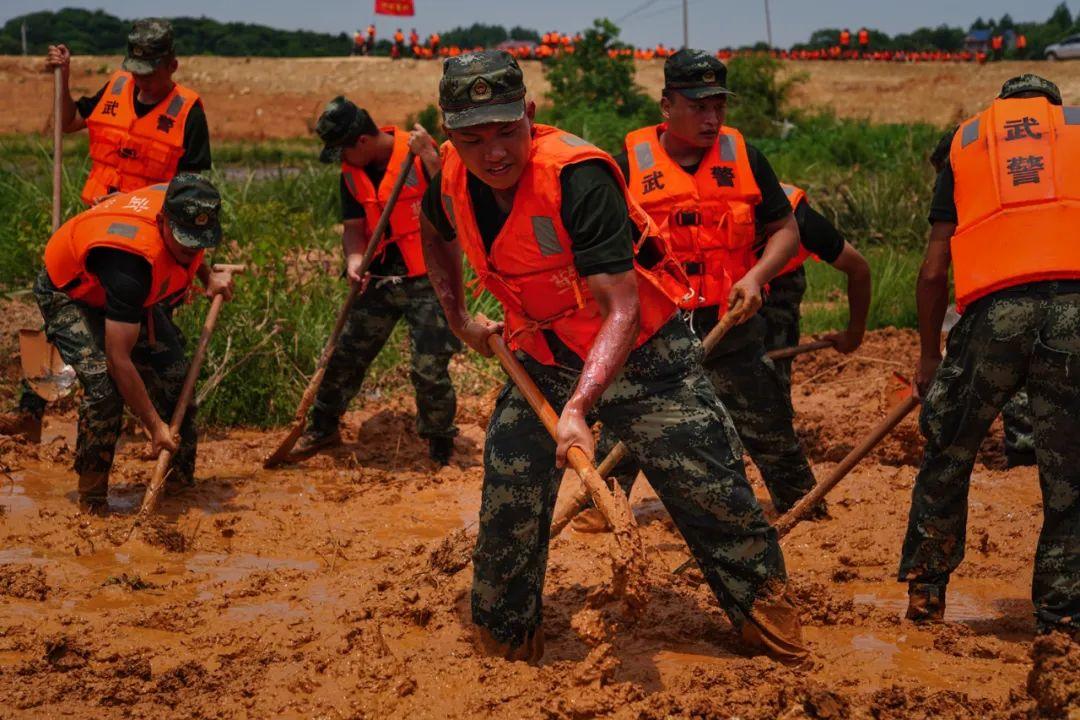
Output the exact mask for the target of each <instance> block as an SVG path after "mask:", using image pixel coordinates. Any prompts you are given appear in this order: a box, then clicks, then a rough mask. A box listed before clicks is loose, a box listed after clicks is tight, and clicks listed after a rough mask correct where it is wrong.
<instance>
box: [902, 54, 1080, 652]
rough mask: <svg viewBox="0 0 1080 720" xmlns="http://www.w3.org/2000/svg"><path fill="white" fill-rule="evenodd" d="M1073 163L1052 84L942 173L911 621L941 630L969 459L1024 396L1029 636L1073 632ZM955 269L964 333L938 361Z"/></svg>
mask: <svg viewBox="0 0 1080 720" xmlns="http://www.w3.org/2000/svg"><path fill="white" fill-rule="evenodd" d="M1076 157H1080V110H1077V108H1075V107H1066V106H1063V105H1062V100H1061V93H1060V91H1059V90H1058V88H1057V86H1056V85H1054V84H1053V83H1052V82H1050V81H1049V80H1046V79H1045V78H1041V77H1039V76H1037V75H1021V76H1019V77H1014V78H1011V79H1009V80H1007V81H1006V82H1005V83H1004V85H1002V88H1001V92H1000V94H999V95H998V97H997V99H996V100H994V101H993V102H992V103H991V105H990V106H989V107H988V108H987V109H986V110H984V111H982V112H981V113H979V114H978V115H975V116H974V117H971V118H969V119H968V120H966V121H964V122H963V123H961V124H960V126H959V128H958V130H957V131H956V133H955V134H954V135H953V137H952V140H951V143H950V147H949V158H948V162H947V164H945V165H944V166H943V168H942V171H941V172H940V173H939V174H938V178H937V182H936V184H935V187H934V197H933V200H932V201H931V206H930V218H929V219H930V222H931V229H930V239H929V242H928V244H927V248H926V256H925V258H924V260H923V264H922V267H921V270H920V272H919V279H918V285H917V293H918V307H919V334H920V337H921V352H920V357H919V363H918V366H917V367H916V372H915V380H916V386H917V390H918V394H919V396H920V397H921V398H922V401H923V402H922V417H921V418H920V423H919V424H920V427H921V429H922V432H923V435H924V436H925V437H926V446H925V451H924V455H923V460H922V464H921V466H920V468H919V473H918V475H917V476H916V478H915V486H914V488H913V490H912V499H911V510H910V515H909V518H908V527H907V535H906V537H905V539H904V544H903V550H902V553H901V559H900V567H899V573H898V574H899V577H898V579H899V580H900V581H902V582H907V583H908V609H907V617H908V619H910V620H915V621H917V622H923V621H931V622H935V621H940V620H941V619H943V618H944V616H945V607H946V588H947V586H948V583H949V579H950V577H951V576H952V574H953V572H955V570H956V569H957V567H958V566H959V565H960V562H961V561H962V560H963V557H964V549H965V546H966V541H965V532H966V527H965V526H966V523H967V515H968V489H969V486H970V479H971V471H972V468H973V466H974V464H975V457H976V453H977V452H978V450H979V446H980V445H981V444H982V440H983V438H984V437H985V435H986V433H987V432H988V431H989V429H990V425H991V423H992V422H993V421H994V420H995V419H996V418H997V416H998V414H999V413H1000V412H1001V410H1002V408H1003V406H1004V405H1005V403H1006V402H1007V401H1009V400H1010V399H1011V398H1012V397H1013V396H1014V395H1015V394H1016V392H1017V391H1018V390H1020V389H1022V388H1024V387H1026V388H1027V393H1028V396H1029V397H1030V401H1031V407H1032V409H1033V410H1034V412H1033V418H1032V419H1033V421H1034V442H1035V457H1036V460H1037V463H1038V468H1039V472H1038V479H1039V485H1040V487H1041V489H1042V493H1043V502H1042V511H1043V526H1042V530H1041V532H1040V534H1039V542H1038V547H1037V548H1036V551H1035V569H1034V575H1033V578H1032V581H1031V593H1032V601H1033V603H1034V606H1035V620H1036V629H1037V631H1038V632H1040V633H1042V632H1051V631H1054V630H1060V631H1062V632H1064V633H1066V634H1067V635H1069V636H1072V637H1075V636H1076V635H1077V633H1078V632H1080V583H1078V582H1077V580H1078V578H1080V547H1078V545H1077V543H1078V537H1077V528H1080V474H1078V473H1077V467H1078V466H1080V382H1077V378H1076V370H1077V358H1078V357H1080V322H1078V321H1077V319H1078V318H1080V248H1078V247H1077V244H1076V228H1077V227H1078V226H1080V172H1078V171H1077V168H1076V167H1075V164H1074V163H1072V159H1073V158H1076ZM1018 239H1022V241H1019V242H1018ZM950 267H951V270H952V277H953V283H952V284H953V286H954V288H955V297H956V306H957V310H958V311H959V313H960V319H959V321H958V322H957V324H956V325H955V326H954V327H953V328H952V330H951V331H950V332H949V336H948V340H947V342H946V347H947V351H946V353H945V355H944V358H943V357H942V352H941V344H940V343H941V326H942V322H943V321H944V318H945V312H946V307H947V305H948V302H949V295H950V293H949V285H950V283H949V275H950ZM998 512H999V514H1004V513H1005V512H1008V509H1007V508H1002V509H1000V510H999V511H998Z"/></svg>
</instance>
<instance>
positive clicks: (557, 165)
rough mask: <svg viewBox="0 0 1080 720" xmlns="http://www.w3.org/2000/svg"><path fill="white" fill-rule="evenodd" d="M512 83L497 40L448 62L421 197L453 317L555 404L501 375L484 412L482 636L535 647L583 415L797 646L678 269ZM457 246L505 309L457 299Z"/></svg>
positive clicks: (782, 644)
mask: <svg viewBox="0 0 1080 720" xmlns="http://www.w3.org/2000/svg"><path fill="white" fill-rule="evenodd" d="M525 94H526V89H525V85H524V81H523V77H522V73H521V69H520V67H519V66H518V65H517V63H516V62H515V61H514V59H513V58H512V57H511V56H510V55H509V54H507V53H505V52H500V51H487V52H482V53H477V54H475V55H471V56H468V57H466V58H462V59H461V60H460V61H449V62H447V63H446V64H445V65H444V71H443V78H442V81H441V82H440V85H439V105H440V107H441V108H442V111H443V125H444V127H445V128H446V130H447V134H448V136H449V143H448V144H446V145H444V147H443V169H442V172H441V173H440V177H439V179H438V181H435V180H433V181H432V184H431V187H430V188H429V190H428V192H427V194H426V195H425V197H424V201H423V205H422V211H423V218H424V219H423V222H422V237H423V244H424V254H425V258H426V259H427V263H428V268H429V272H431V273H432V276H433V277H434V278H436V281H435V283H434V285H435V289H436V292H437V293H438V295H439V299H440V301H441V302H442V305H443V309H444V310H445V312H446V317H447V319H448V321H449V323H450V327H451V328H452V329H453V331H454V332H455V333H456V334H457V335H458V336H459V337H460V338H461V339H462V340H463V341H464V342H465V343H467V344H468V345H469V346H470V347H471V348H472V349H474V350H476V351H477V352H479V353H481V354H483V355H488V356H489V355H491V353H492V351H491V349H490V346H489V338H490V336H491V335H492V334H494V333H501V334H502V335H503V337H504V338H505V341H506V342H507V343H508V344H509V346H510V347H511V349H512V350H513V351H514V352H515V353H516V355H517V358H518V360H519V361H520V362H521V363H522V365H523V366H524V368H525V370H526V372H528V373H529V375H530V376H531V378H532V379H533V380H534V381H535V382H536V383H537V385H538V386H539V387H540V389H541V391H542V392H543V393H544V395H545V396H546V398H547V400H548V401H549V402H550V403H551V405H552V407H553V408H554V410H555V411H556V412H557V413H559V419H558V423H557V427H556V431H555V433H554V435H555V438H554V439H552V437H551V436H550V435H549V434H548V432H547V431H546V430H545V429H544V426H543V425H542V424H541V422H540V420H539V418H538V417H537V416H536V414H535V413H533V411H532V410H531V409H530V407H529V405H528V404H527V402H526V399H525V397H524V396H523V395H522V393H521V391H520V390H518V389H516V387H515V386H514V384H513V383H512V382H511V383H509V384H507V386H506V387H505V389H504V390H503V392H502V393H501V394H500V395H499V398H498V399H497V400H496V404H495V409H494V411H493V413H492V416H491V420H490V422H489V423H488V427H487V437H486V441H485V449H484V487H483V491H482V493H481V494H482V500H481V508H480V526H479V530H478V534H477V540H476V548H475V550H474V551H473V555H472V558H473V586H472V602H471V607H472V617H473V621H474V622H475V623H476V625H477V626H478V629H479V632H478V637H479V639H480V641H481V644H482V646H483V649H484V650H485V651H487V652H489V653H491V654H497V655H499V656H501V657H503V658H506V659H510V660H529V661H537V660H539V659H540V657H541V655H542V653H543V638H544V633H543V625H542V620H543V616H542V602H541V601H542V595H543V593H542V592H541V591H542V585H543V579H544V570H545V564H546V561H547V543H548V535H549V533H548V530H549V528H550V524H551V519H552V512H553V510H554V506H555V497H556V495H557V490H558V487H559V482H560V480H561V477H562V471H561V470H560V469H559V468H560V467H562V466H563V465H564V463H565V460H566V455H567V453H568V451H569V450H570V449H571V448H575V447H576V448H578V449H579V450H581V451H582V452H584V454H585V455H586V456H590V457H592V456H593V455H594V447H593V446H594V443H593V436H592V431H591V429H590V427H589V422H590V420H591V419H592V418H594V417H595V418H598V419H600V420H601V421H602V422H603V423H604V427H605V429H607V430H608V431H610V432H613V433H614V434H615V435H616V436H618V437H619V438H621V439H622V440H623V441H624V442H625V443H626V444H627V446H628V447H629V448H630V450H631V452H632V453H634V454H635V456H636V458H637V460H638V461H639V462H640V464H641V466H642V468H643V469H644V470H645V472H646V473H647V474H648V476H649V481H650V483H651V484H652V486H653V488H654V489H655V490H656V492H657V494H658V495H659V496H660V498H661V500H662V501H663V502H664V504H665V506H666V507H667V508H668V510H669V512H670V513H671V515H672V517H673V519H674V521H675V524H676V525H677V526H678V527H681V528H692V529H693V531H692V532H690V531H687V532H686V540H687V542H688V544H689V545H690V547H691V549H692V551H693V553H694V557H695V558H697V559H698V562H699V564H700V567H701V570H702V573H703V575H704V577H705V579H706V582H707V583H708V584H709V586H710V588H711V589H712V591H713V593H714V596H715V597H716V599H717V602H719V603H720V605H721V607H723V608H724V610H725V611H726V612H727V613H728V614H729V616H730V617H731V619H732V622H734V623H736V626H737V627H738V628H739V629H740V631H741V633H742V638H743V640H744V642H745V643H746V644H747V645H748V646H750V647H752V648H756V649H758V650H764V651H765V652H768V653H770V654H772V655H773V656H774V657H777V658H779V659H781V660H784V661H788V662H801V661H803V660H805V658H806V657H807V651H806V649H805V648H804V647H803V644H802V641H801V627H800V624H799V620H798V613H797V612H796V610H795V608H794V607H793V606H792V605H791V604H790V602H789V601H788V600H787V596H786V583H787V578H786V574H785V570H784V566H783V554H782V551H781V549H780V546H779V544H778V542H777V540H776V533H775V531H774V530H772V529H771V528H770V527H769V526H768V524H767V523H766V521H765V517H764V513H763V512H762V509H761V507H760V505H759V504H758V502H757V500H756V499H755V498H754V495H753V491H752V489H751V487H750V484H749V482H748V481H747V479H746V476H745V474H744V472H743V469H742V464H741V462H740V461H739V459H738V457H737V456H736V455H735V452H734V450H733V449H732V447H731V445H730V444H729V440H728V438H729V426H728V424H727V423H726V421H725V416H724V414H723V411H722V409H721V406H720V404H719V402H718V401H717V399H716V396H715V395H714V394H713V392H712V390H711V386H710V384H709V381H708V380H707V379H706V377H705V375H704V373H703V371H702V368H701V365H700V364H699V362H698V353H699V352H700V343H699V342H698V340H697V339H696V338H695V337H694V335H693V333H692V332H691V331H690V328H689V327H688V326H687V324H686V323H685V322H684V321H683V320H682V318H681V317H680V315H679V313H678V310H677V303H678V302H679V301H680V300H681V299H682V298H684V297H685V296H686V294H687V292H688V290H689V288H688V285H687V279H686V276H685V274H684V273H683V272H682V271H681V269H680V268H679V266H678V264H676V263H675V262H674V260H673V258H672V256H671V252H670V249H669V247H668V245H667V243H666V242H665V240H664V239H663V237H662V236H661V234H660V232H659V228H658V227H657V226H656V224H655V223H653V222H652V220H651V219H650V218H649V216H648V215H647V214H646V213H645V212H643V210H642V209H641V208H640V207H639V206H638V204H637V203H636V202H635V200H634V199H633V197H632V196H631V195H630V193H629V192H628V190H627V188H626V185H625V184H624V183H623V178H622V174H621V173H620V171H619V169H618V167H617V166H616V165H615V163H614V161H613V160H612V158H611V156H610V155H608V154H607V153H606V152H604V151H602V150H600V149H598V148H596V147H594V146H592V145H591V144H589V143H588V142H586V141H585V140H582V139H581V138H578V137H575V136H573V135H570V134H568V133H565V132H563V131H561V130H559V129H558V128H555V127H551V126H546V125H540V124H537V123H535V122H534V120H533V117H534V114H535V110H536V107H535V104H534V103H532V102H528V101H526V99H525ZM785 202H786V200H785ZM462 252H464V254H465V256H466V257H467V258H468V259H469V263H470V265H472V267H473V269H474V270H475V271H476V275H477V277H478V278H480V284H481V286H482V287H484V288H485V289H486V290H488V291H489V292H491V293H492V294H493V295H494V297H495V298H496V299H497V300H498V301H499V303H500V304H501V305H502V306H503V310H504V313H505V315H504V317H505V320H504V323H494V322H491V321H490V320H487V319H486V318H484V317H482V316H471V315H470V314H469V312H468V311H467V309H466V305H465V301H466V295H465V286H464V282H463V274H462V265H461V262H462V261H461V256H462ZM673 418H675V419H676V420H673ZM523 469H524V470H523Z"/></svg>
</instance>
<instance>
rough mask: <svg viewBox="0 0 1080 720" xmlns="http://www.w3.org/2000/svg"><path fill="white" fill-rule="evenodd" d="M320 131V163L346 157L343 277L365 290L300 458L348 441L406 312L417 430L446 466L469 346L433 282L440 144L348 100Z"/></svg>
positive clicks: (334, 104) (330, 111)
mask: <svg viewBox="0 0 1080 720" xmlns="http://www.w3.org/2000/svg"><path fill="white" fill-rule="evenodd" d="M316 131H317V132H318V134H319V138H320V139H321V140H322V141H323V143H324V144H325V148H324V149H323V153H322V155H321V156H320V160H322V161H323V162H334V161H338V162H340V163H341V181H340V194H341V208H342V220H343V222H344V228H345V229H344V232H343V235H342V238H341V242H342V246H343V248H344V252H345V264H346V271H345V273H346V276H347V278H348V281H349V282H353V283H359V284H361V286H362V287H363V288H364V290H363V291H362V292H361V294H360V296H359V297H358V298H357V299H356V301H355V302H354V303H353V306H352V312H351V313H350V315H349V319H348V321H347V322H346V324H345V328H344V330H343V331H342V335H341V339H340V340H339V341H338V345H337V348H336V349H335V351H334V354H333V355H332V356H331V357H330V363H329V364H328V365H327V367H326V376H325V378H324V379H323V382H322V385H320V386H319V392H318V394H317V395H316V397H315V405H314V407H313V408H312V411H311V417H310V421H309V424H308V427H307V430H306V431H305V433H304V435H303V436H302V437H301V438H300V441H299V442H298V443H297V445H296V450H295V451H294V452H293V454H292V457H293V459H302V458H305V457H310V456H311V455H313V454H315V453H316V452H318V451H319V450H320V449H322V448H326V447H330V446H333V445H338V444H340V443H341V433H340V431H339V429H338V426H339V424H340V419H341V415H342V414H343V413H344V412H345V409H346V408H347V407H348V405H349V402H350V401H351V400H352V399H353V398H354V397H356V394H357V393H358V392H359V391H360V387H361V385H362V384H363V382H364V376H365V375H366V374H367V370H368V367H369V366H370V364H371V362H372V361H373V360H374V359H375V357H376V356H377V355H378V354H379V351H380V350H382V348H383V345H385V344H386V341H387V339H388V338H389V337H390V333H391V332H392V331H393V329H394V326H396V325H397V323H398V320H400V319H401V318H402V317H404V318H405V321H406V323H408V325H409V338H410V340H411V349H412V373H411V375H410V378H411V380H412V383H413V386H414V387H415V388H416V409H417V418H416V424H417V430H418V432H419V435H420V437H422V438H424V439H426V440H427V441H428V445H429V453H430V456H431V458H432V459H433V460H435V461H436V462H437V463H439V464H440V465H446V464H448V463H449V462H450V455H451V453H452V451H453V448H454V436H455V435H456V434H457V428H456V427H455V426H454V415H455V414H456V411H457V402H456V397H455V395H454V386H453V384H452V383H451V382H450V374H449V372H448V369H447V368H448V366H449V364H450V358H451V357H452V356H453V354H454V353H455V352H458V351H459V350H460V349H461V344H460V343H459V342H458V340H457V338H455V337H454V335H453V333H451V332H450V329H449V327H448V326H447V324H446V318H445V317H444V316H443V313H442V308H441V307H440V306H439V300H438V298H436V297H435V293H434V292H433V291H432V289H431V283H430V282H429V281H428V278H427V269H426V268H425V266H424V256H423V251H422V250H421V248H420V224H419V222H420V221H419V214H420V198H421V197H422V196H423V193H424V191H425V190H426V189H427V187H428V182H429V179H430V177H431V176H432V175H434V174H435V173H437V172H438V171H439V167H440V160H439V153H438V150H437V149H436V147H435V143H434V141H433V140H432V139H431V136H430V135H428V134H427V132H426V131H425V130H424V129H423V128H422V127H421V126H419V125H417V126H416V127H415V129H414V130H413V131H412V132H411V133H410V132H408V131H406V130H404V129H403V128H399V127H393V126H388V127H383V128H379V127H376V126H375V123H374V122H373V121H372V120H371V117H370V116H369V115H368V113H367V112H366V111H365V110H362V109H360V108H358V107H357V106H356V105H355V104H353V103H352V102H350V101H349V100H346V99H345V98H344V97H337V98H334V99H333V100H331V101H330V103H329V104H328V105H327V106H326V110H325V111H324V112H323V114H322V116H321V117H320V118H319V122H318V124H317V125H316ZM410 150H412V151H413V152H414V153H415V155H416V159H415V160H414V161H413V166H412V168H411V169H410V171H409V176H408V179H406V181H405V185H404V186H403V187H402V190H401V195H400V196H399V197H398V200H397V203H396V204H395V206H394V210H393V211H392V213H391V215H390V227H389V229H388V230H387V232H386V235H385V236H384V237H385V239H384V241H383V245H382V249H380V250H378V251H377V253H378V254H377V255H376V256H375V261H374V262H373V263H372V265H371V267H370V268H369V271H368V274H367V275H365V276H363V277H362V276H361V275H360V274H359V273H360V264H361V258H362V256H363V254H364V249H365V247H366V246H367V242H368V240H369V239H370V236H371V233H372V231H373V229H374V227H375V223H376V222H378V219H379V216H380V215H381V214H382V210H383V207H384V204H385V202H386V199H387V197H388V196H389V195H390V192H391V188H393V186H394V182H395V180H396V179H397V177H398V174H399V172H400V171H401V165H402V163H403V162H404V161H405V157H406V156H407V155H408V153H409V151H410Z"/></svg>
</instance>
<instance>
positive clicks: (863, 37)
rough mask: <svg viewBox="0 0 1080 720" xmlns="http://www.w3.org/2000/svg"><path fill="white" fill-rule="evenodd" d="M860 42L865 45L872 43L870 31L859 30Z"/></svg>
mask: <svg viewBox="0 0 1080 720" xmlns="http://www.w3.org/2000/svg"><path fill="white" fill-rule="evenodd" d="M859 44H860V45H862V46H864V47H865V46H866V45H869V44H870V32H869V31H868V30H860V31H859Z"/></svg>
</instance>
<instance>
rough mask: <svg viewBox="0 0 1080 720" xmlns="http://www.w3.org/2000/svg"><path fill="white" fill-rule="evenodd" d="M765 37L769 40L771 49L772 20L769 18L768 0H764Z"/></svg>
mask: <svg viewBox="0 0 1080 720" xmlns="http://www.w3.org/2000/svg"><path fill="white" fill-rule="evenodd" d="M765 37H766V38H768V41H769V49H770V50H772V47H773V44H772V20H771V19H770V18H769V0H765Z"/></svg>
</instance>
